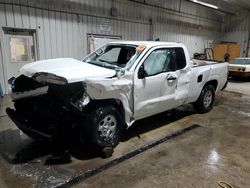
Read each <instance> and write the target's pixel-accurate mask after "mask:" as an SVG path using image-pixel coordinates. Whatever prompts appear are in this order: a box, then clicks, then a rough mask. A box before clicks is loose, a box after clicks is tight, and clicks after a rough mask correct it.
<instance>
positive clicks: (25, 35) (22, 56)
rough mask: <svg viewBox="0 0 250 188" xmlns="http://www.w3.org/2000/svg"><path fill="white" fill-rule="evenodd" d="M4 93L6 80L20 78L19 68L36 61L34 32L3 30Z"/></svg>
mask: <svg viewBox="0 0 250 188" xmlns="http://www.w3.org/2000/svg"><path fill="white" fill-rule="evenodd" d="M3 46H4V48H3V52H2V53H3V57H4V62H3V75H4V82H5V83H4V85H5V86H4V89H3V90H4V93H6V94H8V92H9V89H8V88H9V86H8V79H10V78H11V77H18V76H20V74H21V73H20V72H19V70H20V68H21V67H22V66H23V65H25V64H27V63H30V62H33V61H36V60H37V44H36V31H35V30H29V29H16V28H3Z"/></svg>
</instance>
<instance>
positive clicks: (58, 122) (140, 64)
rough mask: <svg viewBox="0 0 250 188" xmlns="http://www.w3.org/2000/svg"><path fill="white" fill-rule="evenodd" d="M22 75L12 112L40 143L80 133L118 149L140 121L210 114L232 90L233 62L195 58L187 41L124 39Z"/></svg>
mask: <svg viewBox="0 0 250 188" xmlns="http://www.w3.org/2000/svg"><path fill="white" fill-rule="evenodd" d="M20 72H21V76H19V77H17V78H16V79H12V80H10V82H11V84H12V94H11V95H12V99H13V102H14V106H15V109H10V108H8V109H6V112H7V114H8V115H9V117H10V118H11V119H12V120H13V121H14V122H15V123H16V125H17V126H18V127H19V128H20V129H21V130H22V131H23V132H24V133H26V134H27V135H28V136H30V137H32V138H34V139H38V140H40V139H53V138H55V137H57V136H58V135H60V134H61V132H63V131H62V130H67V131H69V130H77V131H76V132H77V133H79V136H80V137H81V138H83V139H84V140H85V141H86V142H88V143H90V144H92V146H95V147H98V148H104V147H115V146H116V145H117V144H118V143H119V140H120V138H121V135H122V133H123V131H124V130H125V129H126V128H128V127H130V126H131V125H132V124H133V123H134V122H135V121H136V120H139V119H142V118H145V117H148V116H151V115H154V114H157V113H160V112H163V111H166V110H169V109H172V108H176V107H178V106H180V105H183V104H187V103H192V104H193V106H194V108H195V109H196V110H197V111H198V112H199V113H205V112H208V111H210V110H211V108H212V105H213V101H214V97H215V93H216V92H218V91H220V90H222V89H224V88H225V87H226V83H227V77H228V63H218V62H213V61H198V60H190V56H189V54H188V51H187V48H186V47H185V45H183V44H181V43H168V42H148V41H139V42H135V41H123V42H111V43H108V44H106V45H105V46H103V47H101V48H100V49H98V50H96V51H95V52H93V53H91V54H90V55H88V56H87V57H86V58H85V59H84V60H83V61H78V60H75V59H72V58H58V59H49V60H41V61H37V62H34V63H30V64H26V65H25V66H23V67H22V68H21V70H20ZM67 131H66V132H67ZM81 140H82V139H81Z"/></svg>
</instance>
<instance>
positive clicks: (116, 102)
mask: <svg viewBox="0 0 250 188" xmlns="http://www.w3.org/2000/svg"><path fill="white" fill-rule="evenodd" d="M108 105H112V106H114V107H115V108H116V109H117V110H119V112H120V113H121V116H122V118H123V120H124V121H125V111H124V108H123V105H122V102H121V101H120V100H118V99H102V100H93V101H91V104H90V105H88V109H89V110H91V111H92V110H94V109H96V108H98V107H100V106H108Z"/></svg>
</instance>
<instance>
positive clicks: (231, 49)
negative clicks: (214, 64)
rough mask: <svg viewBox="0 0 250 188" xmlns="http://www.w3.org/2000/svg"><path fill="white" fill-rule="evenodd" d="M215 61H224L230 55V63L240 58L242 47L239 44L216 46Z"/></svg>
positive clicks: (214, 47) (214, 49)
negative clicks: (226, 55)
mask: <svg viewBox="0 0 250 188" xmlns="http://www.w3.org/2000/svg"><path fill="white" fill-rule="evenodd" d="M213 51H214V60H216V61H224V60H225V54H228V55H229V61H230V60H232V59H235V58H237V57H240V45H239V44H232V43H228V44H214V45H213Z"/></svg>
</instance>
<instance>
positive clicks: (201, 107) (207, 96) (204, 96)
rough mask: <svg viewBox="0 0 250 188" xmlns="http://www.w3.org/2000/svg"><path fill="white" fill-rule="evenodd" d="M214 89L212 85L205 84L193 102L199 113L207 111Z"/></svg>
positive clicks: (209, 107) (211, 105) (210, 107)
mask: <svg viewBox="0 0 250 188" xmlns="http://www.w3.org/2000/svg"><path fill="white" fill-rule="evenodd" d="M214 96H215V90H214V87H213V86H212V85H206V86H204V88H203V89H202V91H201V94H200V96H199V98H198V99H197V101H196V102H194V103H193V106H194V109H195V110H196V111H197V112H199V113H206V112H209V111H210V110H211V109H212V107H213V103H214Z"/></svg>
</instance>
